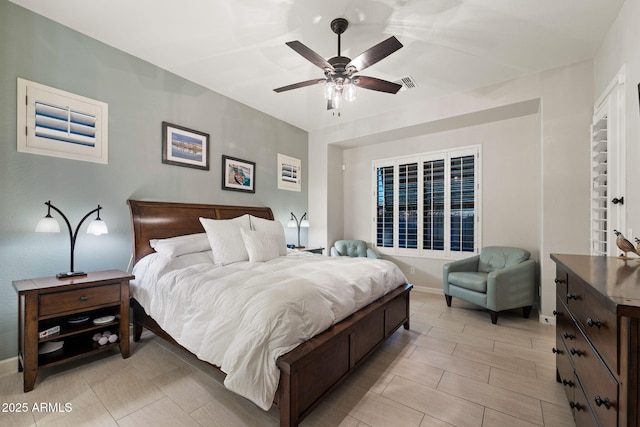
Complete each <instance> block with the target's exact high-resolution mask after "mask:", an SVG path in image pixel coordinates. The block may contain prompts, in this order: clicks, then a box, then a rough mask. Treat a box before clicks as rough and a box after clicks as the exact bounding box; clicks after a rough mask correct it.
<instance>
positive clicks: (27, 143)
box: [17, 78, 109, 164]
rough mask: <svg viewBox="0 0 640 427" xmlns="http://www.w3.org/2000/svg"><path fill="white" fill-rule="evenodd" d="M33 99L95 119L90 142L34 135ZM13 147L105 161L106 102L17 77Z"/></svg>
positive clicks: (106, 153)
mask: <svg viewBox="0 0 640 427" xmlns="http://www.w3.org/2000/svg"><path fill="white" fill-rule="evenodd" d="M36 102H38V103H45V104H49V105H52V106H55V107H56V108H59V109H63V110H64V109H66V110H71V111H76V112H79V113H80V114H87V115H90V116H91V117H94V118H95V133H94V138H93V140H92V141H91V143H90V144H77V143H72V142H70V141H63V140H56V139H51V138H45V137H41V136H38V135H36ZM17 116H18V117H17V150H18V152H21V153H30V154H40V155H44V156H52V157H61V158H66V159H73V160H82V161H87V162H94V163H102V164H107V163H108V153H109V143H108V130H109V107H108V105H107V104H106V103H104V102H101V101H96V100H94V99H91V98H86V97H84V96H80V95H75V94H73V93H69V92H65V91H63V90H59V89H55V88H52V87H48V86H45V85H43V84H40V83H35V82H31V81H28V80H25V79H21V78H18V97H17Z"/></svg>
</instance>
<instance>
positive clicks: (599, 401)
mask: <svg viewBox="0 0 640 427" xmlns="http://www.w3.org/2000/svg"><path fill="white" fill-rule="evenodd" d="M593 400H594V401H595V402H596V405H598V406H603V405H604V407H605V408H607V409H611V402H610V401H609V398H608V397H605V398H604V400H602V398H601V397H600V396H598V395H596V397H595V398H594V399H593Z"/></svg>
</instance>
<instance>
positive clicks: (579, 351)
mask: <svg viewBox="0 0 640 427" xmlns="http://www.w3.org/2000/svg"><path fill="white" fill-rule="evenodd" d="M569 352H570V353H571V354H573V355H574V356H578V357H580V356H582V355H583V354H584V351H582V350H576V349H575V348H573V347H571V350H569Z"/></svg>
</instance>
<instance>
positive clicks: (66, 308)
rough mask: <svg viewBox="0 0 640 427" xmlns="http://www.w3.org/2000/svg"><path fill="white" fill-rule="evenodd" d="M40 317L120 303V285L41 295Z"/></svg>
mask: <svg viewBox="0 0 640 427" xmlns="http://www.w3.org/2000/svg"><path fill="white" fill-rule="evenodd" d="M39 300H40V316H50V315H56V314H63V313H71V312H78V311H83V310H88V309H90V308H92V307H96V306H100V305H104V304H111V303H118V302H120V283H114V284H110V285H102V286H94V287H90V288H82V289H74V290H72V291H64V292H55V293H49V294H43V295H40V298H39Z"/></svg>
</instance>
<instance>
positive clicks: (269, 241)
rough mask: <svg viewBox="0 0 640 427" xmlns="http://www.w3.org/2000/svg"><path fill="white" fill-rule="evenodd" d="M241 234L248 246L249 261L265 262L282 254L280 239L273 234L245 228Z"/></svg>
mask: <svg viewBox="0 0 640 427" xmlns="http://www.w3.org/2000/svg"><path fill="white" fill-rule="evenodd" d="M240 234H241V235H242V240H243V241H244V245H245V246H246V248H247V253H248V254H249V261H251V262H264V261H269V260H270V259H274V258H278V256H280V251H279V250H278V241H277V240H276V238H275V236H274V235H273V234H269V233H262V232H260V231H252V230H249V231H245V230H243V229H241V230H240Z"/></svg>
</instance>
